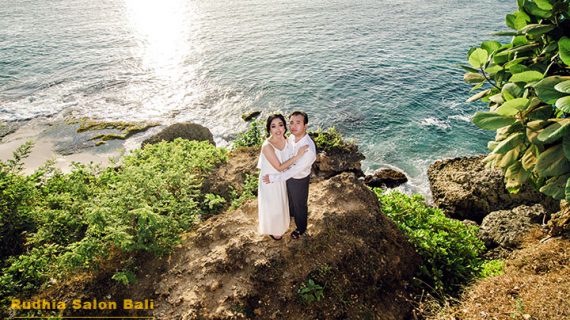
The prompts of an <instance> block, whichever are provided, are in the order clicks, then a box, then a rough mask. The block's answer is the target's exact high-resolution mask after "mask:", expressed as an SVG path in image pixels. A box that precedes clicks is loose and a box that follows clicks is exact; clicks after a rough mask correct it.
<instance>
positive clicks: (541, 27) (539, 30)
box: [521, 24, 556, 36]
mask: <svg viewBox="0 0 570 320" xmlns="http://www.w3.org/2000/svg"><path fill="white" fill-rule="evenodd" d="M555 28H556V26H554V25H551V24H529V25H527V26H526V27H524V28H523V29H522V30H521V32H522V33H526V34H530V35H533V36H538V35H541V34H545V33H547V32H550V31H552V30H554V29H555Z"/></svg>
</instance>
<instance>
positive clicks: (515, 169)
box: [505, 161, 529, 193]
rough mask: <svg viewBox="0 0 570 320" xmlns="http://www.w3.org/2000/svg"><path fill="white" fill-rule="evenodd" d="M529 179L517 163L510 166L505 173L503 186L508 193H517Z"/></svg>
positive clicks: (526, 172)
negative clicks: (504, 185)
mask: <svg viewBox="0 0 570 320" xmlns="http://www.w3.org/2000/svg"><path fill="white" fill-rule="evenodd" d="M528 177H529V173H528V171H526V170H525V169H524V168H523V167H522V165H521V163H520V162H519V161H516V162H514V163H513V164H511V165H510V166H509V167H508V168H507V171H505V184H506V187H507V190H508V191H509V192H510V193H518V192H519V191H520V189H521V187H522V186H523V184H524V183H525V182H526V180H527V179H528Z"/></svg>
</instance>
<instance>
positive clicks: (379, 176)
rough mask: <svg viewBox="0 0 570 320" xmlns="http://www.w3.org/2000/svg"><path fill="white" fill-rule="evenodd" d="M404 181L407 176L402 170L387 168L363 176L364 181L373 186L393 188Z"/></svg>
mask: <svg viewBox="0 0 570 320" xmlns="http://www.w3.org/2000/svg"><path fill="white" fill-rule="evenodd" d="M406 182H408V178H407V177H406V175H405V174H404V173H403V172H401V171H398V170H394V169H389V168H384V169H379V170H376V171H375V172H374V173H373V174H372V175H368V176H366V177H365V178H364V183H366V184H367V185H368V186H370V187H373V188H374V187H378V188H382V187H384V188H395V187H397V186H399V185H401V184H403V183H406Z"/></svg>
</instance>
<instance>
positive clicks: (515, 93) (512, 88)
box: [501, 83, 524, 101]
mask: <svg viewBox="0 0 570 320" xmlns="http://www.w3.org/2000/svg"><path fill="white" fill-rule="evenodd" d="M523 91H524V89H523V88H521V87H519V86H517V85H516V84H515V83H507V84H505V85H504V86H503V89H501V93H502V94H503V98H505V101H509V100H513V99H516V98H518V97H519V96H520V95H521V94H522V93H523Z"/></svg>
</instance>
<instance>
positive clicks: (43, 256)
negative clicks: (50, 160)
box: [0, 139, 227, 300]
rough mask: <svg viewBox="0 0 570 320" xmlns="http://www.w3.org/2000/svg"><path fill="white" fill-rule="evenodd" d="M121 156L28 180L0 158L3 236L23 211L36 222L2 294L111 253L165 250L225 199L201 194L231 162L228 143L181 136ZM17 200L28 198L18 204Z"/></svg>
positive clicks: (33, 286)
mask: <svg viewBox="0 0 570 320" xmlns="http://www.w3.org/2000/svg"><path fill="white" fill-rule="evenodd" d="M122 160H123V161H122V165H121V167H120V168H111V167H109V168H106V169H101V168H99V167H92V166H84V165H80V164H75V165H74V167H73V170H72V172H71V173H69V174H63V173H61V172H60V171H58V170H55V169H53V168H45V169H44V170H42V172H39V173H37V174H34V175H32V176H31V177H29V178H25V177H21V176H19V175H17V174H14V173H11V172H10V170H11V169H10V168H11V167H15V166H14V165H10V163H8V164H5V163H2V162H0V168H1V170H0V185H2V189H0V192H2V193H1V195H2V198H1V202H0V203H2V207H1V208H2V211H1V213H2V222H3V224H2V225H0V234H1V235H2V236H3V238H2V241H7V240H9V239H8V238H7V237H5V235H10V234H11V233H10V232H12V231H11V229H9V228H10V225H8V224H6V223H4V221H8V222H10V221H12V220H14V219H15V218H14V217H18V219H21V221H29V223H30V225H31V226H32V227H31V228H27V229H26V230H24V231H27V236H26V238H25V243H24V245H25V247H24V249H25V252H24V253H23V254H21V255H19V256H13V257H11V258H9V259H8V260H7V262H6V263H5V265H4V267H3V268H2V276H0V300H1V299H4V300H5V299H7V297H9V296H13V295H16V294H18V295H21V294H30V293H32V292H33V291H34V290H37V289H38V288H40V287H41V286H42V285H43V284H45V283H46V281H48V280H49V279H51V278H54V279H58V278H61V277H64V276H65V275H66V274H68V273H69V272H73V271H76V270H78V269H84V270H90V269H93V268H95V267H96V266H97V265H98V264H100V263H101V262H102V261H105V259H107V258H109V257H110V256H111V254H114V256H116V255H117V254H119V255H120V256H121V257H122V258H126V259H128V258H129V257H132V256H135V255H136V254H139V253H144V252H149V253H152V254H157V255H160V254H164V253H167V252H169V251H170V250H171V249H172V248H173V247H174V245H175V244H177V243H179V241H180V233H181V232H183V231H184V230H187V229H188V228H189V227H191V226H192V224H193V223H194V222H196V221H197V220H198V219H199V217H200V216H201V215H202V214H204V211H203V210H204V208H209V209H212V210H213V209H214V208H215V207H216V206H217V205H219V203H220V199H219V198H217V197H216V196H211V195H210V196H208V195H206V196H203V195H201V194H200V188H201V186H202V182H203V181H204V179H205V178H206V177H207V176H208V174H209V173H210V172H211V171H212V169H213V168H214V167H215V166H217V165H218V164H220V163H222V162H224V161H226V160H227V152H226V150H224V149H220V148H215V147H214V146H212V145H211V144H209V143H208V142H197V141H188V140H184V139H176V140H174V141H173V142H161V143H158V144H154V145H146V146H145V148H144V149H141V150H136V151H135V152H133V154H132V155H129V156H126V157H124V158H123V159H122ZM14 163H15V162H14ZM26 179H29V181H28V180H26ZM16 198H17V199H23V200H21V201H19V202H17V203H16V204H14V202H12V201H11V199H16ZM222 200H223V199H222ZM13 212H16V215H14V214H13ZM20 216H21V217H23V218H20ZM10 219H11V220H10ZM22 232H23V231H17V232H12V233H13V235H11V236H10V237H12V238H13V237H15V236H18V237H22ZM5 239H7V240H5ZM132 276H133V274H132V273H130V271H125V270H122V271H120V272H118V273H117V274H116V275H115V276H114V277H113V279H115V280H117V281H119V282H121V283H131V282H132V281H133V279H132Z"/></svg>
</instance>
